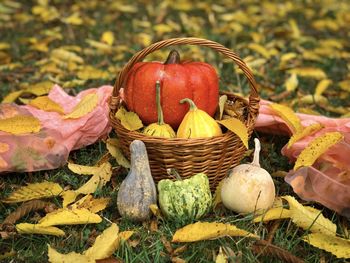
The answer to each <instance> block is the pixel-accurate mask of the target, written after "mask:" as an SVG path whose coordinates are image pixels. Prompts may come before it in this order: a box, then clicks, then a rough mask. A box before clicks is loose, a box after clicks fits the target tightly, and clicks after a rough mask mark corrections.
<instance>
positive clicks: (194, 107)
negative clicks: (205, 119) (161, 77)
mask: <svg viewBox="0 0 350 263" xmlns="http://www.w3.org/2000/svg"><path fill="white" fill-rule="evenodd" d="M185 102H187V103H188V104H190V110H191V111H194V110H196V109H197V106H196V104H194V102H193V100H191V99H189V98H185V99H182V100H180V103H185Z"/></svg>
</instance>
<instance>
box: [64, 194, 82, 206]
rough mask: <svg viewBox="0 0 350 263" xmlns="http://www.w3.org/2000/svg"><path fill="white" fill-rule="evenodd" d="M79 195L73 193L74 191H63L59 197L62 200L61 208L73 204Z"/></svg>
mask: <svg viewBox="0 0 350 263" xmlns="http://www.w3.org/2000/svg"><path fill="white" fill-rule="evenodd" d="M78 195H79V193H77V192H75V191H74V190H67V191H64V192H63V193H62V194H61V197H62V198H63V203H62V206H63V207H67V206H68V205H69V204H71V203H73V202H74V201H75V199H76V198H77V197H78Z"/></svg>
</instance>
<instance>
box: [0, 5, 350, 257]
mask: <svg viewBox="0 0 350 263" xmlns="http://www.w3.org/2000/svg"><path fill="white" fill-rule="evenodd" d="M349 24H350V3H349V2H348V1H336V0H320V1H316V0H313V1H301V0H300V1H283V2H282V1H258V0H257V1H254V0H251V1H249V0H245V1H226V0H220V1H215V2H211V1H194V2H193V3H191V2H190V1H170V0H169V1H168V0H167V1H147V0H144V1H97V0H91V1H58V0H56V1H55V0H52V1H49V0H38V1H25V2H24V1H14V0H3V1H2V2H0V36H1V38H0V99H1V100H4V101H11V100H15V102H16V103H19V104H21V103H24V102H25V100H26V99H29V98H33V97H35V96H36V95H35V94H33V92H32V91H33V90H41V91H44V93H45V91H46V92H48V91H49V90H50V88H51V87H52V85H53V84H58V85H60V86H61V87H62V88H64V89H65V91H66V92H68V93H70V94H72V95H75V94H77V93H78V92H79V91H81V90H84V89H88V88H95V87H98V86H100V85H105V84H109V85H113V83H114V80H115V77H116V74H117V73H118V72H119V71H120V69H121V68H122V67H123V65H125V63H127V61H128V59H129V58H130V57H131V56H132V55H133V54H134V53H135V52H137V51H139V50H140V49H142V48H144V47H146V46H148V45H150V44H151V43H154V42H156V41H158V40H163V39H167V38H172V37H187V36H193V37H201V38H206V39H210V40H214V41H216V42H219V43H221V44H223V45H224V46H226V47H228V48H230V49H232V50H233V51H234V52H236V53H237V54H239V56H240V57H241V58H243V59H244V61H245V62H246V63H247V65H248V66H249V67H250V68H251V69H252V71H253V73H254V75H255V77H256V80H257V82H258V85H259V93H260V96H261V97H262V98H264V99H268V100H271V101H274V102H278V103H281V104H285V105H288V106H290V107H292V108H293V109H294V110H296V111H298V112H302V113H307V114H316V115H325V116H332V117H349V116H350V115H349V111H350V104H349V101H350V62H349V61H350V42H349V39H350V31H349ZM168 51H169V50H167V49H164V50H161V51H157V52H155V53H153V54H151V55H149V56H148V57H147V60H148V61H151V60H164V59H165V58H166V55H167V53H168ZM180 52H181V55H182V57H183V59H184V60H186V59H191V60H201V61H206V62H208V63H211V64H212V65H213V66H214V67H215V68H216V69H217V72H218V73H219V75H220V87H221V89H222V90H227V91H231V92H236V93H240V94H242V95H247V94H249V91H250V90H249V86H248V84H247V81H246V80H245V79H244V75H242V74H241V72H240V71H239V70H238V69H237V67H236V66H234V65H233V64H232V61H230V60H227V59H225V58H223V57H221V56H220V55H218V54H216V53H215V52H214V51H211V50H208V49H205V48H200V47H198V46H184V47H181V48H180ZM320 83H322V84H320ZM14 92H15V93H14ZM16 92H17V93H16ZM254 136H257V137H259V138H260V140H261V141H262V166H263V167H264V168H265V169H267V170H268V171H269V172H270V173H278V172H281V171H288V170H289V169H290V168H291V167H292V166H291V164H289V163H288V160H287V159H286V158H285V157H283V156H282V155H281V154H280V149H281V147H282V146H283V145H284V144H285V143H286V142H287V141H288V138H287V137H282V136H276V135H267V134H263V133H257V132H255V133H254ZM106 152H107V149H106V146H105V143H104V142H102V141H99V142H97V143H95V144H93V145H91V146H88V147H84V148H82V149H80V150H77V151H73V152H72V153H71V154H70V157H69V159H70V161H72V162H74V163H79V164H84V165H91V166H93V165H95V164H96V163H98V162H99V160H100V159H101V158H102V157H103V156H104V155H105V153H106ZM249 160H250V159H249V156H247V158H246V159H245V161H249ZM112 164H113V174H112V178H111V182H109V183H107V184H106V186H104V187H103V188H102V189H100V190H99V191H97V192H95V193H94V196H95V197H110V198H111V202H110V206H109V207H107V208H106V209H105V210H104V211H103V212H102V215H103V218H104V220H103V221H102V222H101V223H99V224H96V225H84V226H64V229H65V230H66V232H67V233H69V235H68V236H66V237H49V236H35V235H13V236H11V237H10V238H6V239H5V238H3V239H1V240H0V253H3V254H4V253H9V252H10V253H12V257H9V258H6V259H4V260H5V261H6V260H7V261H11V260H12V259H13V260H14V262H45V261H47V245H46V244H51V246H53V247H55V248H56V249H57V250H59V251H60V252H64V253H68V252H70V251H76V252H82V251H84V250H86V248H87V247H89V246H90V245H91V244H92V243H93V241H94V240H95V238H96V236H97V235H99V234H100V233H101V232H102V231H103V230H104V229H105V228H106V227H107V226H108V225H109V224H110V221H112V222H116V223H117V224H118V225H119V228H120V229H121V230H128V229H133V230H135V231H136V235H135V236H134V237H133V238H132V239H131V240H130V241H129V242H128V243H123V244H122V245H121V247H120V248H119V250H118V251H116V252H115V253H114V258H115V260H116V262H119V261H117V260H120V259H125V261H130V262H139V261H143V262H167V261H170V260H172V261H174V262H182V261H181V260H187V261H189V262H212V261H213V260H215V255H217V254H218V253H219V248H220V247H223V248H225V251H226V253H227V254H229V255H230V257H231V260H237V262H260V261H264V262H271V261H270V259H271V257H272V256H271V255H268V256H265V255H264V253H261V252H260V253H259V252H258V253H253V250H252V243H251V241H250V240H247V239H244V238H243V239H242V238H223V239H220V240H216V241H205V242H200V243H195V244H189V245H186V246H185V247H183V246H181V245H174V244H170V242H169V240H171V236H172V234H173V233H174V231H175V230H176V228H175V226H173V225H172V224H169V223H166V222H163V221H156V223H155V222H153V221H152V222H153V223H152V222H151V223H150V224H144V225H137V224H133V223H131V222H128V221H125V220H123V219H120V217H119V216H118V213H117V210H116V204H115V201H116V193H117V190H118V186H119V184H120V181H121V180H122V178H123V176H124V175H125V170H124V169H122V168H120V167H119V166H118V165H117V164H116V163H113V162H112ZM44 179H45V180H49V181H52V182H56V183H59V184H60V185H61V186H62V187H65V188H66V189H77V188H79V186H80V185H82V183H84V182H86V179H85V178H81V177H77V176H76V175H74V174H73V172H72V171H70V170H69V169H68V168H67V167H62V168H60V169H57V170H52V171H42V172H36V173H16V174H14V173H12V174H4V175H1V177H0V190H1V194H0V197H1V199H3V198H5V197H6V196H7V195H8V194H9V192H11V191H12V190H13V189H16V188H17V187H18V186H20V185H24V184H25V183H33V182H41V181H43V180H44ZM274 180H275V184H276V187H277V193H278V195H284V194H291V195H293V192H292V189H291V188H290V187H289V186H288V185H287V184H286V183H285V182H284V181H283V178H278V177H275V178H274ZM52 202H53V203H54V204H55V205H57V206H60V205H61V199H60V198H59V197H57V199H54V200H52ZM315 205H316V207H317V208H319V209H323V211H324V214H326V215H327V217H328V218H329V219H331V220H332V221H333V222H334V223H335V224H337V227H338V232H339V233H340V234H342V235H343V236H345V237H347V238H349V232H348V231H349V221H348V219H345V218H343V217H341V216H338V215H337V214H336V213H334V212H332V211H330V210H328V209H326V208H324V207H322V206H320V205H317V204H315ZM16 207H17V206H16V205H12V206H9V205H5V204H3V203H1V204H0V211H1V212H0V221H1V222H2V221H3V220H4V219H5V217H6V215H8V214H9V213H10V212H11V211H14V210H15V209H16ZM42 215H43V214H42V212H34V213H31V214H29V215H27V216H25V217H24V218H22V219H21V220H22V221H23V222H24V221H27V222H36V221H37V220H38V219H40V218H41V217H42ZM208 220H209V221H214V220H216V221H220V222H228V223H234V224H236V225H239V226H240V227H242V228H244V229H246V230H249V231H251V232H253V233H257V234H259V235H260V236H262V237H268V236H269V233H271V232H273V233H274V245H276V246H279V247H281V248H283V249H285V250H287V251H289V252H290V253H291V254H293V255H296V256H299V257H301V258H303V259H304V260H305V261H307V262H320V261H329V262H342V260H341V259H336V258H335V257H334V256H332V255H331V254H330V253H326V252H324V251H322V250H319V249H316V248H313V247H312V246H310V245H308V244H306V243H304V242H303V241H301V238H302V236H303V235H304V234H305V232H304V231H301V230H300V229H298V228H297V227H295V226H294V225H292V224H291V223H290V222H289V221H279V222H278V223H269V224H266V225H263V224H252V223H251V220H250V218H249V217H242V216H238V215H235V214H233V213H232V212H228V211H227V210H224V209H219V210H218V211H215V212H213V213H212V214H210V216H209V217H208ZM227 251H228V252H227ZM213 255H214V256H213ZM0 258H1V255H0ZM233 262H236V261H233Z"/></svg>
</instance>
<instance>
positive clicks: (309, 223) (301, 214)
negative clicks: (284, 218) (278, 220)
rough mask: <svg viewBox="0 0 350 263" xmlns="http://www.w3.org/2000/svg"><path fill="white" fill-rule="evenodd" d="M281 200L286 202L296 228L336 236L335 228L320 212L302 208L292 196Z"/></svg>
mask: <svg viewBox="0 0 350 263" xmlns="http://www.w3.org/2000/svg"><path fill="white" fill-rule="evenodd" d="M282 198H283V199H285V200H286V201H287V202H288V204H289V210H290V216H291V219H292V221H293V222H294V223H295V224H296V225H297V226H299V227H301V228H302V229H304V230H310V231H311V232H314V233H315V232H316V233H323V234H327V235H331V236H335V235H336V231H337V226H336V225H335V224H333V223H332V221H330V220H329V219H327V218H325V217H324V216H323V215H322V213H321V211H319V210H317V209H314V208H310V207H305V206H303V205H302V204H300V203H299V202H298V201H297V200H296V199H295V198H294V197H292V196H283V197H282Z"/></svg>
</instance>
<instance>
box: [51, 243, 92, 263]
mask: <svg viewBox="0 0 350 263" xmlns="http://www.w3.org/2000/svg"><path fill="white" fill-rule="evenodd" d="M48 257H49V262H50V263H62V262H66V263H95V262H96V261H95V260H94V259H92V258H89V257H88V256H85V255H82V254H79V253H76V252H70V253H68V254H61V253H59V252H57V251H56V250H55V249H53V248H52V247H51V246H50V245H48Z"/></svg>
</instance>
